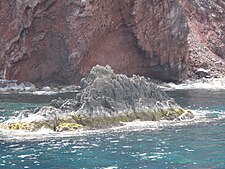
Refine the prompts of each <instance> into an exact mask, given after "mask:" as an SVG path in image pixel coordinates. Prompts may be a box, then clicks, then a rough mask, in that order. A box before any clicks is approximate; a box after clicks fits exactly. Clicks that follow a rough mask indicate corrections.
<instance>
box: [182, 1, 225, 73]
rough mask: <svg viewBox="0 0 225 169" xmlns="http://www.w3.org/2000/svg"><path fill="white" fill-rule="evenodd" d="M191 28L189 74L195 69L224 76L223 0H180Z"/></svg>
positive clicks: (224, 32)
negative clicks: (202, 69)
mask: <svg viewBox="0 0 225 169" xmlns="http://www.w3.org/2000/svg"><path fill="white" fill-rule="evenodd" d="M181 5H182V6H183V8H184V11H185V14H186V16H187V18H188V24H189V27H190V34H189V37H188V40H189V46H190V47H189V49H190V75H193V74H194V73H195V72H196V71H197V69H198V68H204V69H207V70H209V74H210V75H211V76H213V77H224V76H225V1H224V0H213V1H212V0H188V1H187V0H181Z"/></svg>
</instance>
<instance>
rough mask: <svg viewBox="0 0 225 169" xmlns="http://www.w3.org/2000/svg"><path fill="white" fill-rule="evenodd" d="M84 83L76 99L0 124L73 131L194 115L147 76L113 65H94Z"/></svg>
mask: <svg viewBox="0 0 225 169" xmlns="http://www.w3.org/2000/svg"><path fill="white" fill-rule="evenodd" d="M80 86H81V90H80V92H79V93H78V94H77V95H76V96H75V97H74V99H67V100H61V99H57V100H53V101H52V102H51V103H50V105H49V106H44V107H41V108H37V109H35V110H24V111H22V112H21V113H20V114H19V115H18V117H17V118H15V119H10V120H8V121H5V122H3V123H1V124H0V128H3V129H9V130H29V131H36V130H39V129H42V128H47V129H51V130H54V131H73V130H77V129H79V128H83V129H94V128H106V127H111V126H116V125H121V124H122V122H129V121H133V120H136V119H139V120H142V121H156V120H161V119H167V120H181V119H187V118H193V117H194V115H193V114H192V113H191V112H190V111H185V110H183V109H182V108H181V107H180V106H179V105H177V104H176V103H175V102H174V101H173V100H172V99H170V98H169V97H168V96H167V94H166V93H165V92H163V91H162V90H161V89H159V88H157V86H156V85H155V84H153V83H152V82H149V81H147V80H146V79H145V78H144V77H140V76H135V75H134V76H133V77H131V78H129V77H127V76H126V75H123V74H115V73H114V72H113V70H112V69H111V68H110V67H109V66H106V67H103V66H98V65H97V66H95V67H93V68H92V70H91V72H90V74H89V75H88V76H87V77H86V78H84V79H82V80H81V82H80Z"/></svg>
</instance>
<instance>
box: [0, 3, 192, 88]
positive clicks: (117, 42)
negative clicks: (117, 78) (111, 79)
mask: <svg viewBox="0 0 225 169" xmlns="http://www.w3.org/2000/svg"><path fill="white" fill-rule="evenodd" d="M0 25H1V26H0V33H1V34H0V77H1V78H7V79H17V80H19V81H30V82H33V83H45V84H49V83H56V84H74V83H78V82H79V81H80V79H81V78H82V77H84V76H86V75H88V73H89V71H90V70H91V68H92V67H93V66H94V65H96V64H100V65H106V64H109V65H110V66H111V67H112V68H113V69H114V70H115V72H116V73H124V74H126V75H128V76H132V75H133V74H137V75H143V76H146V77H153V78H157V79H161V80H165V81H180V80H182V79H185V78H186V77H187V64H188V44H187V35H188V25H187V23H186V17H185V15H184V12H183V10H182V8H181V7H180V5H179V3H178V1H177V0H165V1H162V0H151V1H149V0H123V1H120V0H85V1H83V0H64V1H59V0H48V1H46V0H22V1H21V0H12V1H8V0H2V1H0Z"/></svg>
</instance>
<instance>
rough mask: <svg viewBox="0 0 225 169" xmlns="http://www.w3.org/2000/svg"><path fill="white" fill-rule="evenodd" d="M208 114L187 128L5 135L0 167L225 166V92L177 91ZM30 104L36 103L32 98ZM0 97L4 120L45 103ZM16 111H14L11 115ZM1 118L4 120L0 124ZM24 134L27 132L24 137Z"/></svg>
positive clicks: (181, 98) (1, 142) (185, 103)
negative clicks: (18, 111)
mask: <svg viewBox="0 0 225 169" xmlns="http://www.w3.org/2000/svg"><path fill="white" fill-rule="evenodd" d="M168 94H169V95H170V96H171V97H174V98H175V99H176V101H177V102H179V104H181V105H182V106H184V107H187V108H190V109H194V110H198V113H200V114H201V113H202V114H203V115H204V116H203V117H202V119H201V118H200V119H199V120H197V121H196V122H191V123H188V124H185V125H166V126H163V125H162V124H161V125H160V127H158V128H157V126H154V127H153V128H152V129H151V128H149V126H148V127H143V126H140V127H137V126H136V127H133V128H129V127H127V128H123V129H121V130H101V131H92V132H83V133H77V134H73V135H70V134H63V133H62V134H55V133H48V134H45V133H42V134H40V133H39V134H33V135H32V134H30V135H29V134H27V135H26V133H25V135H24V137H23V136H21V137H20V133H17V134H15V133H14V134H10V133H8V135H7V133H4V132H2V133H1V132H0V168H6V169H7V168H15V169H19V168H34V169H35V168H37V169H39V168H40V169H43V168H60V169H61V168H68V169H70V168H71V169H72V168H128V169H130V168H134V169H138V168H159V169H161V168H196V169H199V168H204V169H205V168H218V169H219V168H221V169H222V168H225V119H224V117H225V91H206V90H189V91H182V90H180V91H172V92H169V93H168ZM27 97H30V99H28V100H32V98H33V96H27ZM36 99H37V100H38V98H35V99H34V102H31V101H29V102H27V101H26V99H25V100H24V98H22V97H21V99H20V96H17V100H14V99H10V100H8V101H7V100H4V97H1V100H2V102H1V104H0V118H1V119H7V118H9V117H10V116H12V115H16V113H15V112H14V111H15V110H21V109H25V108H32V107H37V106H41V105H43V104H46V102H47V101H48V98H47V96H46V100H44V99H43V102H41V101H40V100H39V101H37V102H35V100H36ZM12 112H14V113H12ZM1 119H0V120H1ZM23 134H24V133H23Z"/></svg>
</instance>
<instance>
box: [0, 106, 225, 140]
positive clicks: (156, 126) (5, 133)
mask: <svg viewBox="0 0 225 169" xmlns="http://www.w3.org/2000/svg"><path fill="white" fill-rule="evenodd" d="M192 112H193V113H194V115H195V117H194V118H193V119H189V120H182V121H168V120H160V121H140V120H135V121H133V122H126V123H122V124H123V125H121V126H117V127H112V128H108V129H98V130H85V129H79V130H77V131H66V132H55V131H52V130H50V129H44V128H43V129H41V130H38V131H36V132H29V131H22V130H2V129H0V140H1V139H3V140H6V141H7V140H8V141H10V140H34V139H35V140H38V139H42V140H43V139H49V138H66V137H74V136H86V135H91V134H103V133H108V132H117V133H118V132H127V131H128V132H132V131H143V130H162V129H164V128H166V127H180V126H187V125H193V124H197V123H208V122H212V121H217V120H220V119H224V118H225V113H224V112H217V111H210V110H198V111H196V110H192ZM209 114H217V116H215V117H213V118H209V117H207V115H209ZM115 142H116V141H115Z"/></svg>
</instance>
